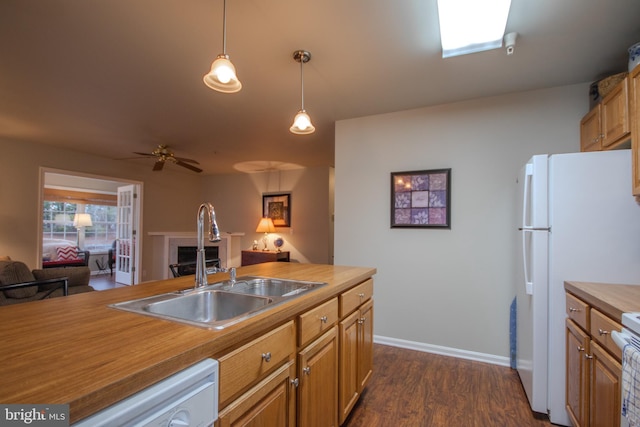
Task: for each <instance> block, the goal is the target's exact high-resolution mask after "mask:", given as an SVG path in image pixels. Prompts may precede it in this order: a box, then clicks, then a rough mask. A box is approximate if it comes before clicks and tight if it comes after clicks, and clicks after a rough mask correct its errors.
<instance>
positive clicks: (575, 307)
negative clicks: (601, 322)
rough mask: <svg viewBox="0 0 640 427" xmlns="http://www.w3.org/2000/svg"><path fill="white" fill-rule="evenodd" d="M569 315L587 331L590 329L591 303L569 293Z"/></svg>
mask: <svg viewBox="0 0 640 427" xmlns="http://www.w3.org/2000/svg"><path fill="white" fill-rule="evenodd" d="M567 316H569V319H572V320H573V321H574V322H576V323H577V324H578V326H580V327H581V328H582V329H584V330H585V331H588V330H589V305H587V303H585V302H583V301H581V300H579V299H578V298H576V297H574V296H573V295H571V294H569V293H567Z"/></svg>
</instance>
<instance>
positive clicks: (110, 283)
mask: <svg viewBox="0 0 640 427" xmlns="http://www.w3.org/2000/svg"><path fill="white" fill-rule="evenodd" d="M115 279H116V274H115V273H113V275H111V274H109V272H106V273H102V274H94V275H92V276H91V279H90V280H89V285H90V286H91V287H92V288H93V289H95V290H96V291H104V290H105V289H112V288H119V287H121V286H127V285H123V284H120V283H116V280H115Z"/></svg>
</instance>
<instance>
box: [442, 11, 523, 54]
mask: <svg viewBox="0 0 640 427" xmlns="http://www.w3.org/2000/svg"><path fill="white" fill-rule="evenodd" d="M510 7H511V0H438V15H439V18H440V40H441V42H442V57H443V58H448V57H450V56H457V55H466V54H469V53H474V52H482V51H484V50H490V49H497V48H499V47H501V46H502V37H503V36H504V31H505V28H506V26H507V17H508V16H509V8H510Z"/></svg>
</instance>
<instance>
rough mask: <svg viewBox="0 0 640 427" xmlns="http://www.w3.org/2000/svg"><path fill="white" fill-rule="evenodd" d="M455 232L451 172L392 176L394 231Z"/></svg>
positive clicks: (396, 174) (397, 173) (410, 172)
mask: <svg viewBox="0 0 640 427" xmlns="http://www.w3.org/2000/svg"><path fill="white" fill-rule="evenodd" d="M423 227H425V228H451V169H433V170H423V171H409V172H392V173H391V228H423Z"/></svg>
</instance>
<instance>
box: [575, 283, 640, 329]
mask: <svg viewBox="0 0 640 427" xmlns="http://www.w3.org/2000/svg"><path fill="white" fill-rule="evenodd" d="M564 288H565V290H567V291H568V292H570V293H572V294H573V295H575V296H577V297H578V298H580V299H581V300H583V301H584V302H586V303H588V304H589V305H590V306H592V307H595V308H597V309H598V310H600V311H601V312H603V313H604V314H606V315H607V316H609V317H611V318H612V319H614V320H616V321H617V322H618V323H620V322H621V321H622V313H628V312H635V311H640V286H638V285H616V284H608V283H590V282H564Z"/></svg>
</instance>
